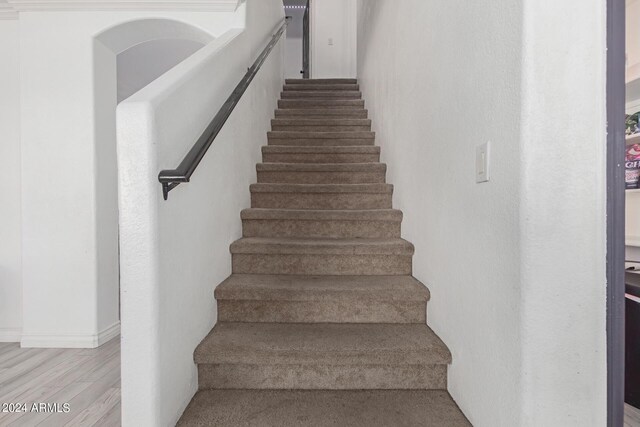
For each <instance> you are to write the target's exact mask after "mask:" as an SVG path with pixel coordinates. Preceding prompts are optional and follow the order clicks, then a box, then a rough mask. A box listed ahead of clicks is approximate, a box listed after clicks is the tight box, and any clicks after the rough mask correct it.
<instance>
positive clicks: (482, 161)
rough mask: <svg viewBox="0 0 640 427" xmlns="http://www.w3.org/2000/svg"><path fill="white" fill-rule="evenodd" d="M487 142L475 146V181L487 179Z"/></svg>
mask: <svg viewBox="0 0 640 427" xmlns="http://www.w3.org/2000/svg"><path fill="white" fill-rule="evenodd" d="M489 154H490V152H489V143H488V142H486V143H484V144H482V145H480V146H478V147H476V182H477V183H481V182H488V181H489V160H490V158H489Z"/></svg>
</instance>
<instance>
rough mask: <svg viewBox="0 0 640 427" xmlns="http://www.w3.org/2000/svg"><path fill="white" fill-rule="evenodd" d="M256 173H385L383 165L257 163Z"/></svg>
mask: <svg viewBox="0 0 640 427" xmlns="http://www.w3.org/2000/svg"><path fill="white" fill-rule="evenodd" d="M256 170H257V171H258V172H386V170H387V165H386V164H384V163H377V162H376V163H373V162H370V163H257V164H256Z"/></svg>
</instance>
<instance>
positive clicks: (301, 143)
mask: <svg viewBox="0 0 640 427" xmlns="http://www.w3.org/2000/svg"><path fill="white" fill-rule="evenodd" d="M374 143H375V139H373V138H357V139H356V138H344V139H342V138H336V139H329V138H313V139H292V138H269V139H268V142H267V144H268V145H286V146H296V147H345V146H347V147H348V146H354V145H359V146H362V145H374Z"/></svg>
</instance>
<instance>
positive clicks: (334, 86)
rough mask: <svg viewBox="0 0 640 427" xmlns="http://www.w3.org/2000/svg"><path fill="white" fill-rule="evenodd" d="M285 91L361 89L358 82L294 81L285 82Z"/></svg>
mask: <svg viewBox="0 0 640 427" xmlns="http://www.w3.org/2000/svg"><path fill="white" fill-rule="evenodd" d="M283 89H284V90H285V91H289V90H293V91H296V90H306V91H315V90H320V91H327V90H338V91H341V90H356V91H357V90H360V85H359V84H357V83H325V84H317V83H297V84H296V83H294V84H285V85H284V88H283Z"/></svg>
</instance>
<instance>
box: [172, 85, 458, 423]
mask: <svg viewBox="0 0 640 427" xmlns="http://www.w3.org/2000/svg"><path fill="white" fill-rule="evenodd" d="M278 108H279V109H278V110H276V115H275V119H274V120H273V121H272V132H269V134H268V141H269V142H268V145H267V146H265V147H263V148H262V155H263V161H264V163H260V164H258V165H257V174H258V183H257V184H253V185H251V209H246V210H244V211H243V212H242V213H241V218H242V226H243V238H242V239H240V240H238V241H236V242H234V243H233V244H232V245H231V254H232V264H233V274H232V275H231V276H230V277H229V278H228V279H227V280H225V281H224V282H223V283H222V284H220V285H219V286H218V287H217V288H216V291H215V297H216V299H217V301H218V323H217V325H216V326H215V327H214V328H213V330H212V331H211V333H210V334H209V335H208V336H207V337H206V338H205V339H204V340H203V341H202V343H201V344H200V345H199V346H198V348H197V349H196V351H195V362H196V363H197V365H198V381H199V389H200V390H199V392H198V393H197V394H196V396H195V397H194V398H193V400H192V401H191V403H190V405H189V407H188V408H187V410H186V411H185V413H184V415H183V416H182V418H181V420H180V422H179V425H181V426H414V425H415V426H452V427H453V426H468V425H470V424H469V423H468V421H467V420H466V418H465V417H464V415H463V414H462V413H461V412H460V410H459V409H458V407H457V406H456V404H455V402H454V401H453V400H452V399H451V397H450V396H449V394H448V393H447V365H448V364H449V363H451V354H450V352H449V350H448V349H447V347H446V346H445V345H444V343H443V342H442V341H441V340H440V339H439V338H438V337H437V336H436V334H435V333H434V332H433V331H432V330H431V329H430V328H429V327H428V326H427V325H426V305H427V301H428V300H429V291H428V290H427V288H425V287H424V285H423V284H422V283H420V282H419V281H417V280H416V279H415V278H413V277H412V276H411V272H412V271H411V262H412V256H413V252H414V248H413V245H412V244H411V243H409V242H407V241H405V240H402V239H401V238H400V225H401V222H402V212H400V211H398V210H394V209H392V203H391V196H392V192H393V186H391V185H389V184H387V183H386V180H385V174H386V165H384V164H382V163H380V162H379V160H380V148H379V147H376V146H374V139H375V135H374V133H373V132H371V121H370V120H368V119H367V110H365V108H364V101H363V100H362V99H361V94H360V92H359V86H358V84H357V81H356V80H354V79H329V80H287V82H286V85H285V87H284V91H283V92H282V99H281V100H280V101H279V102H278Z"/></svg>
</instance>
